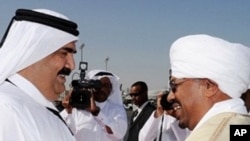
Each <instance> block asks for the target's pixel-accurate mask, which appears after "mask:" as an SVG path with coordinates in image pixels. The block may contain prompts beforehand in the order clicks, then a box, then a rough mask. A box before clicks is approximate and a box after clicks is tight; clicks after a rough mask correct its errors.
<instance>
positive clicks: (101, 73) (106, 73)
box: [95, 71, 113, 76]
mask: <svg viewBox="0 0 250 141" xmlns="http://www.w3.org/2000/svg"><path fill="white" fill-rule="evenodd" d="M103 75H110V76H113V74H112V73H110V72H102V71H101V72H99V73H97V74H96V75H95V76H103Z"/></svg>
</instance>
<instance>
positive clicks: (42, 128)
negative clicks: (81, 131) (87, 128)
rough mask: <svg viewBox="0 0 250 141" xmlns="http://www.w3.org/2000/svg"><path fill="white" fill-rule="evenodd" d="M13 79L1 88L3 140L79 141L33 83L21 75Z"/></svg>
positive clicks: (1, 133) (0, 120)
mask: <svg viewBox="0 0 250 141" xmlns="http://www.w3.org/2000/svg"><path fill="white" fill-rule="evenodd" d="M9 80H10V81H11V82H12V83H13V84H12V83H10V82H7V81H5V82H3V84H1V85H0V111H1V116H0V141H75V139H74V137H73V136H72V134H71V133H70V131H69V129H68V128H67V126H66V125H65V124H64V123H63V122H62V121H61V120H60V119H59V118H58V117H57V116H55V115H54V114H53V113H52V112H50V111H49V110H48V109H47V108H46V107H50V108H52V109H54V110H56V108H55V106H54V105H53V104H52V103H51V102H50V101H48V100H46V99H45V98H44V96H43V95H42V94H41V93H40V92H39V90H38V89H37V88H36V87H35V86H34V85H33V84H31V83H30V82H29V81H27V80H26V79H24V78H23V77H21V76H20V75H18V74H15V75H14V76H12V77H10V78H9ZM45 83H46V82H45Z"/></svg>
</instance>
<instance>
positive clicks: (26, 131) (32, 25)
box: [0, 9, 79, 141]
mask: <svg viewBox="0 0 250 141" xmlns="http://www.w3.org/2000/svg"><path fill="white" fill-rule="evenodd" d="M78 34H79V32H78V30H77V24H75V23H74V22H71V21H70V20H69V19H68V18H67V17H66V16H64V15H62V14H60V13H57V12H54V11H51V10H47V9H34V10H28V9H18V10H17V11H16V15H15V16H14V17H13V18H12V20H11V22H10V24H9V26H8V28H7V30H6V32H5V34H4V36H3V38H2V41H1V43H0V56H1V59H0V64H1V68H0V111H1V116H0V140H1V141H74V140H75V138H74V136H73V135H72V133H71V131H70V130H69V128H68V127H67V125H66V124H65V123H64V121H63V120H62V119H61V117H60V115H59V114H58V111H57V109H56V107H55V106H54V105H53V103H52V101H54V100H57V99H58V97H59V95H60V94H61V93H62V92H63V91H64V90H65V85H64V83H65V81H66V78H65V76H66V75H69V74H70V72H71V70H73V69H74V67H75V63H74V58H73V53H75V52H76V47H75V42H76V41H77V40H78Z"/></svg>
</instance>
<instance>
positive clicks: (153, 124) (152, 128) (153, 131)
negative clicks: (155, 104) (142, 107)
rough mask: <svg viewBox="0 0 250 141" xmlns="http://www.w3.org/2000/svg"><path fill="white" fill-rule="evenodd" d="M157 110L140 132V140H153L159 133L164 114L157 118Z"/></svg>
mask: <svg viewBox="0 0 250 141" xmlns="http://www.w3.org/2000/svg"><path fill="white" fill-rule="evenodd" d="M154 114H155V112H153V113H152V114H151V116H150V117H149V119H148V120H147V122H146V123H145V124H144V126H143V127H142V129H141V130H140V132H139V141H153V140H154V139H155V138H156V137H157V134H158V130H159V125H160V123H161V118H162V116H160V117H158V118H155V117H154Z"/></svg>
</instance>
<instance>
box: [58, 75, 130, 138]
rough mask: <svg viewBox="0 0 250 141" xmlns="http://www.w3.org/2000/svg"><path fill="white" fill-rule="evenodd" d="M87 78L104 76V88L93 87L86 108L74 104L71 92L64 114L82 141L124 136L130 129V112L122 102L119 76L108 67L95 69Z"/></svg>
mask: <svg viewBox="0 0 250 141" xmlns="http://www.w3.org/2000/svg"><path fill="white" fill-rule="evenodd" d="M86 79H87V80H100V82H101V88H100V89H99V90H96V89H92V90H90V91H91V92H90V94H91V95H90V97H89V100H88V101H86V103H89V104H84V103H83V107H82V108H81V107H78V108H76V107H72V105H71V104H70V96H68V97H66V98H65V100H64V106H65V107H66V109H65V110H63V111H62V113H61V115H62V116H63V117H64V119H65V121H66V123H67V124H68V125H69V127H70V128H71V130H72V131H73V132H74V134H75V137H76V140H78V141H80V140H91V141H119V140H122V139H123V137H124V136H125V133H126V130H127V115H126V112H125V109H124V108H123V105H122V98H121V90H120V84H119V82H118V80H119V77H118V76H116V75H115V74H113V73H111V72H107V71H104V70H92V71H90V72H89V73H87V75H86ZM71 95H73V93H72V94H71ZM86 97H88V96H86Z"/></svg>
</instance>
